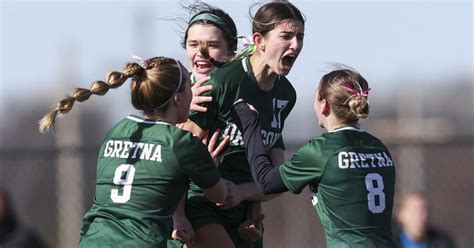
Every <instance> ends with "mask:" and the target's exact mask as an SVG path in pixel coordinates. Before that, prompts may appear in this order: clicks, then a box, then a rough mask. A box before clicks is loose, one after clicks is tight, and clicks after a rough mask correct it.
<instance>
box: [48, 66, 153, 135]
mask: <svg viewBox="0 0 474 248" xmlns="http://www.w3.org/2000/svg"><path fill="white" fill-rule="evenodd" d="M145 73H146V71H145V69H143V68H142V67H140V65H138V64H137V63H128V64H127V65H126V66H125V69H124V70H123V72H117V71H112V72H109V73H107V76H106V80H105V81H106V82H104V81H100V80H98V81H95V82H93V83H92V85H91V88H90V89H84V88H76V90H75V92H74V95H73V96H67V97H66V98H64V99H63V100H61V101H59V103H58V104H57V107H56V109H55V110H53V111H52V112H50V113H48V114H47V115H45V116H44V117H43V118H41V120H39V131H40V132H41V133H46V132H48V131H49V130H50V129H51V128H54V124H55V121H56V118H57V117H58V114H60V115H63V114H67V113H69V111H71V109H72V107H73V105H74V102H75V101H76V100H77V101H78V102H84V101H86V100H87V99H89V97H90V96H91V95H93V94H94V95H100V96H102V95H105V93H107V91H108V90H109V89H110V88H112V89H113V88H117V87H120V86H122V85H123V83H125V81H127V79H128V78H130V77H135V76H141V75H144V74H145Z"/></svg>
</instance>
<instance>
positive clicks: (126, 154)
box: [104, 140, 161, 162]
mask: <svg viewBox="0 0 474 248" xmlns="http://www.w3.org/2000/svg"><path fill="white" fill-rule="evenodd" d="M137 156H140V157H139V158H140V159H146V160H150V161H156V162H161V145H157V144H149V143H141V142H131V141H122V140H109V141H108V142H107V144H106V145H105V149H104V157H115V158H137Z"/></svg>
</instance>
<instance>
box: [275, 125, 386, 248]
mask: <svg viewBox="0 0 474 248" xmlns="http://www.w3.org/2000/svg"><path fill="white" fill-rule="evenodd" d="M279 170H280V175H281V177H282V179H283V182H284V184H285V186H286V187H287V188H288V190H290V191H291V192H293V193H300V192H301V190H303V188H304V187H305V186H306V185H309V186H310V190H311V192H312V195H313V205H314V206H315V208H316V211H317V212H318V215H319V218H320V220H321V223H322V225H323V227H324V233H325V238H326V244H327V247H338V248H339V247H361V248H362V247H364V248H369V247H374V248H375V247H395V244H394V242H393V239H392V233H391V219H392V207H393V194H394V190H395V167H394V163H393V161H392V159H391V156H390V153H389V151H388V150H387V148H386V147H385V146H384V145H383V144H382V142H381V141H380V140H378V139H377V138H375V137H373V136H372V135H370V134H368V133H366V132H364V131H361V130H359V129H356V128H352V127H345V128H341V129H338V130H336V131H334V132H330V133H326V134H323V135H322V136H320V137H318V138H315V139H312V140H311V141H310V142H309V143H308V144H306V145H305V146H303V147H301V148H300V149H299V150H298V151H297V153H296V154H295V155H294V156H293V157H292V158H291V159H290V160H289V161H287V162H285V163H284V164H282V165H281V166H280V168H279Z"/></svg>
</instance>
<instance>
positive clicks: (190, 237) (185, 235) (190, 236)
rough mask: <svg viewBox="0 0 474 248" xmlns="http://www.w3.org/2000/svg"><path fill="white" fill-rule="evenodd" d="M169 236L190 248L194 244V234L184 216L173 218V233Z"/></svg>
mask: <svg viewBox="0 0 474 248" xmlns="http://www.w3.org/2000/svg"><path fill="white" fill-rule="evenodd" d="M171 237H172V238H173V239H174V240H181V241H182V242H184V243H185V244H186V246H187V247H189V248H191V247H192V246H193V245H194V241H195V238H196V234H195V233H194V229H193V227H192V226H191V223H189V220H188V219H187V218H186V217H182V218H173V233H172V234H171Z"/></svg>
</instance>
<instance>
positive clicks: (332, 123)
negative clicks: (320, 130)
mask: <svg viewBox="0 0 474 248" xmlns="http://www.w3.org/2000/svg"><path fill="white" fill-rule="evenodd" d="M343 127H355V128H358V125H357V123H353V124H349V123H344V122H342V121H340V120H339V119H337V118H336V117H335V116H333V115H329V116H328V117H327V118H326V120H325V123H324V128H325V129H326V131H328V132H333V131H335V130H337V129H340V128H343Z"/></svg>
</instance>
